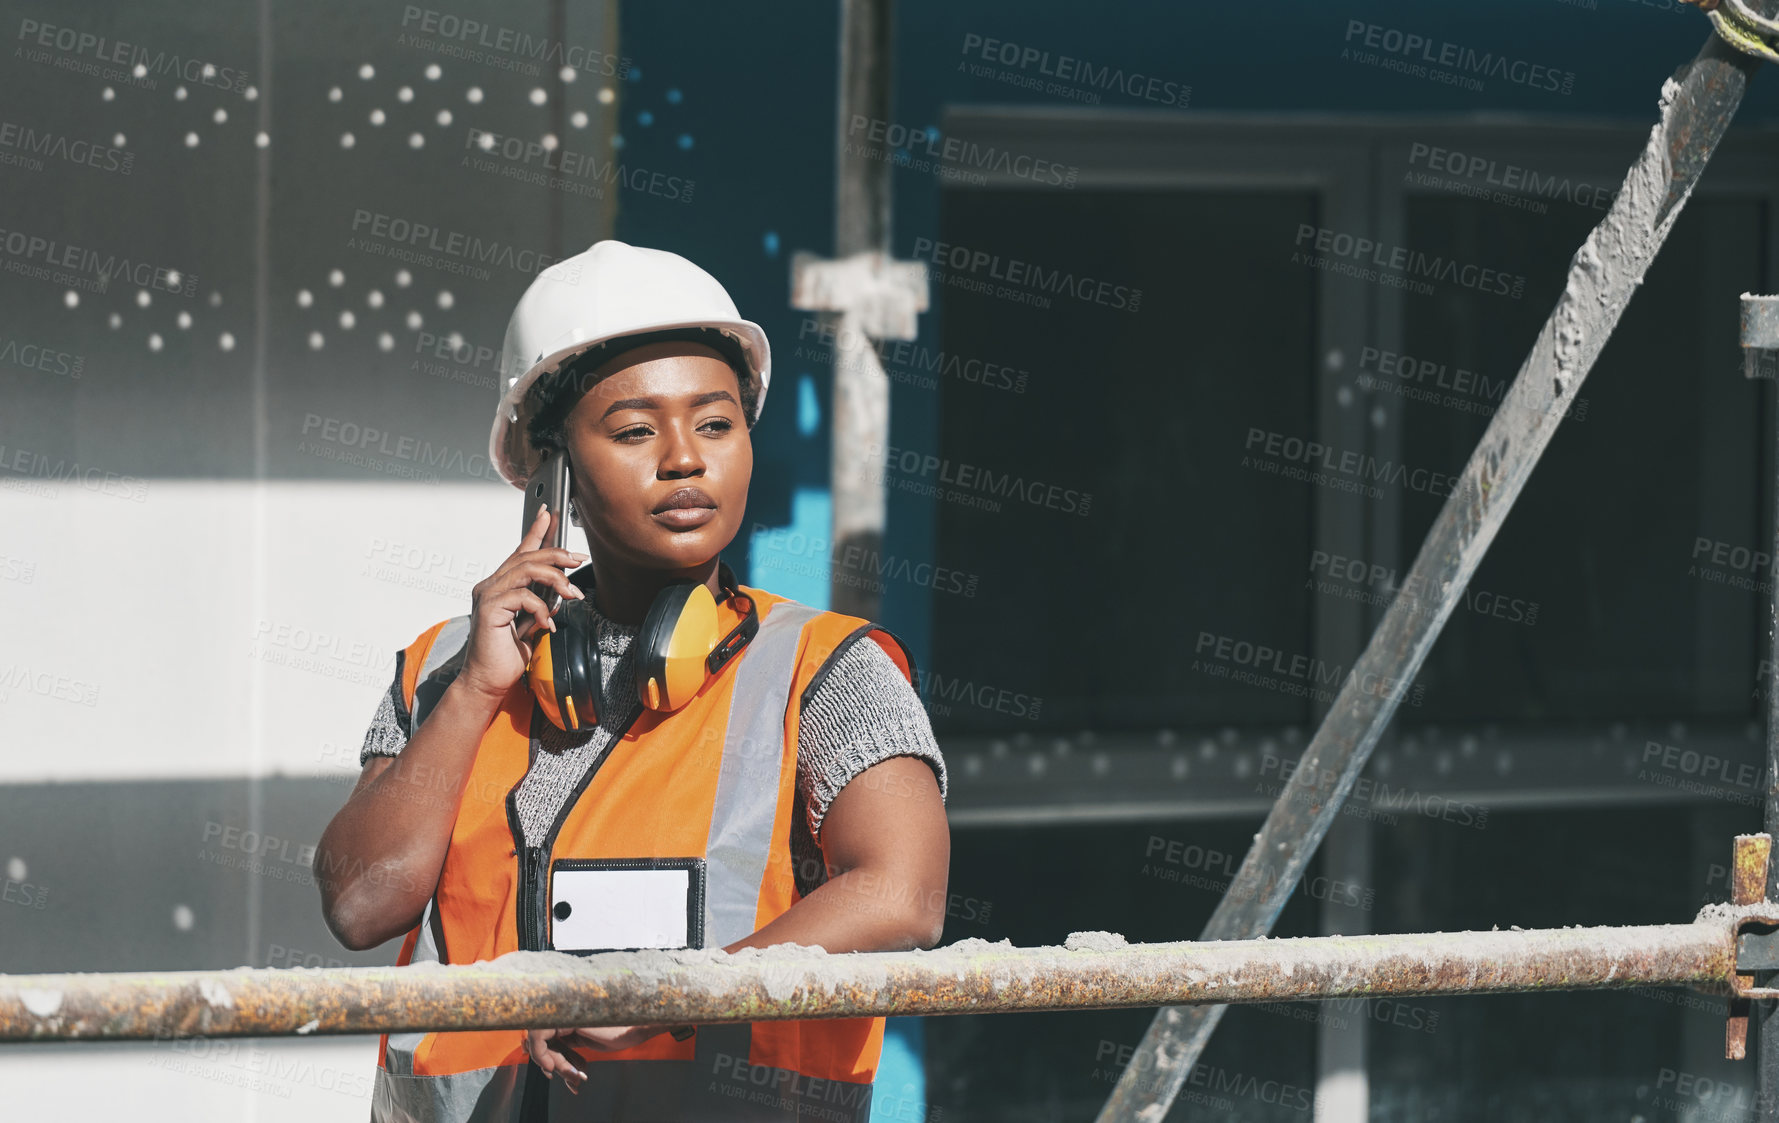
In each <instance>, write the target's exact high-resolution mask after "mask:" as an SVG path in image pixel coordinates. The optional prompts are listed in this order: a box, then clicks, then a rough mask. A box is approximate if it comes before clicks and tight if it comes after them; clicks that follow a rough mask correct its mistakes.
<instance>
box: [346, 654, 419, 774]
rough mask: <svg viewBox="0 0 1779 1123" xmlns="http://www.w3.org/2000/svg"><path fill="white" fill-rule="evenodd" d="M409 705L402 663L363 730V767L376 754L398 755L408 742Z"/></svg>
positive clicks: (361, 760)
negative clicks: (405, 699) (405, 702)
mask: <svg viewBox="0 0 1779 1123" xmlns="http://www.w3.org/2000/svg"><path fill="white" fill-rule="evenodd" d="M406 714H407V707H406V706H404V705H402V676H401V665H400V664H399V663H398V664H397V665H396V669H395V681H394V682H392V683H390V684H389V689H388V690H385V691H384V692H383V697H382V698H381V699H379V700H378V702H377V712H376V713H375V714H372V715H371V725H370V728H369V729H367V730H365V733H364V747H363V748H361V749H359V750H358V766H359V767H360V768H363V767H364V766H365V764H367V763H368V762H369V761H370V759H371V758H372V757H374V756H396V755H398V754H399V753H400V752H401V751H402V749H404V748H406V747H407V744H408V727H407V721H406Z"/></svg>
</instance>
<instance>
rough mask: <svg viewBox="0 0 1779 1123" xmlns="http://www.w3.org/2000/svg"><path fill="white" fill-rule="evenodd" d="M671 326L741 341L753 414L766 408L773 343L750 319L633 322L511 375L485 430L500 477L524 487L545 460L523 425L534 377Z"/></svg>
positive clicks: (544, 358)
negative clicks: (618, 342)
mask: <svg viewBox="0 0 1779 1123" xmlns="http://www.w3.org/2000/svg"><path fill="white" fill-rule="evenodd" d="M674 328H715V329H716V330H717V331H720V332H722V333H723V334H724V335H727V336H729V337H730V338H731V339H733V340H735V342H737V343H739V344H740V345H741V351H742V354H743V356H744V357H745V358H746V360H747V366H748V374H749V375H750V376H751V377H752V378H753V380H754V411H755V418H756V419H757V418H758V416H759V414H760V412H761V411H763V410H764V409H765V408H766V387H767V384H768V383H769V382H770V381H771V378H772V347H771V344H769V343H767V341H766V333H765V331H764V330H762V329H761V327H760V325H759V324H756V323H754V322H753V321H752V320H739V319H737V320H666V321H662V322H661V323H658V324H639V325H632V326H630V327H626V328H625V329H624V330H623V331H618V332H612V333H611V334H609V335H601V336H596V337H594V338H592V339H582V340H576V341H575V342H574V343H571V344H569V345H568V346H565V347H562V348H560V349H559V350H556V351H553V352H551V353H550V354H548V355H546V356H544V357H543V358H541V359H539V360H538V361H536V362H534V363H532V364H531V367H530V368H529V369H527V370H526V371H525V373H524V374H522V375H520V376H519V377H518V378H516V379H514V380H513V382H512V384H511V385H510V386H508V387H507V390H506V392H505V393H504V394H502V395H501V399H500V408H499V409H497V410H496V411H495V414H494V429H493V431H492V432H491V433H490V434H489V435H488V459H489V461H490V462H491V463H492V464H493V465H494V466H495V469H496V470H497V471H499V472H500V478H501V479H503V480H505V481H506V482H508V483H510V484H512V485H513V486H514V487H516V488H520V489H523V488H524V487H525V483H526V481H527V480H529V479H530V478H531V474H532V473H533V472H535V471H537V467H538V465H539V464H540V463H542V461H543V457H542V456H541V455H539V454H538V453H537V452H536V451H535V450H533V449H532V447H531V442H530V441H529V440H527V439H526V435H525V430H526V427H527V425H528V424H529V422H530V421H531V417H530V414H529V412H528V411H527V409H526V397H527V395H528V394H529V393H530V392H531V388H532V386H534V385H536V384H537V380H538V379H540V378H542V377H543V376H544V375H546V374H554V373H555V372H556V371H558V370H561V369H562V365H563V364H564V363H566V362H568V361H569V360H570V359H572V358H574V357H575V356H577V355H580V354H582V353H584V352H586V351H588V350H591V349H592V348H594V347H597V346H599V345H600V344H602V343H608V342H610V341H611V340H614V339H621V338H623V337H624V336H627V335H641V334H643V333H645V332H652V331H669V330H672V329H674Z"/></svg>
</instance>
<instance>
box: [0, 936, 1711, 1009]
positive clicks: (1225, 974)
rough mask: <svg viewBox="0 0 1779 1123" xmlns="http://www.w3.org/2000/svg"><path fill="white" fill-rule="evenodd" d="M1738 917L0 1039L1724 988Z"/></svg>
mask: <svg viewBox="0 0 1779 1123" xmlns="http://www.w3.org/2000/svg"><path fill="white" fill-rule="evenodd" d="M1734 919H1735V918H1734V915H1733V914H1731V913H1729V912H1726V911H1723V910H1719V911H1718V912H1717V913H1712V912H1711V911H1710V910H1708V911H1707V912H1706V913H1702V914H1700V917H1699V919H1698V920H1696V921H1694V922H1693V923H1691V924H1669V925H1653V926H1648V927H1637V928H1558V929H1543V930H1532V931H1520V932H1513V931H1510V932H1433V933H1425V934H1410V935H1390V936H1322V937H1313V938H1305V939H1287V940H1240V941H1228V942H1221V943H1169V944H1128V945H1127V944H1124V943H1123V942H1122V938H1121V937H1117V936H1109V935H1106V934H1104V933H1083V934H1078V935H1077V936H1073V937H1070V940H1069V941H1068V943H1067V944H1066V945H1065V946H1063V947H1037V948H1016V947H1013V946H1012V945H1011V944H1009V943H1007V942H1006V941H1002V942H1000V943H998V944H991V943H988V942H986V941H983V940H964V941H962V942H961V943H957V944H952V945H950V946H947V947H944V948H939V949H937V950H934V951H912V952H869V953H864V952H861V953H851V954H844V955H829V954H827V953H825V952H822V951H820V950H819V949H804V948H793V947H780V948H772V949H768V950H764V951H760V950H755V949H747V950H744V951H741V952H737V953H735V954H733V955H729V954H725V953H723V952H722V951H720V950H711V951H654V952H613V953H607V954H603V955H597V956H587V957H579V956H572V955H564V954H560V953H554V952H515V953H513V954H511V955H506V956H502V957H501V958H500V959H497V960H493V961H491V962H487V963H477V964H469V965H464V966H449V967H441V966H438V965H434V964H426V965H421V966H410V967H350V968H330V969H311V968H283V969H270V968H248V967H241V968H236V969H234V970H231V971H183V972H161V973H152V972H149V973H129V974H77V975H4V976H0V1041H47V1040H118V1039H127V1038H164V1037H189V1036H200V1035H201V1036H218V1037H222V1036H234V1037H240V1036H275V1035H284V1034H312V1033H327V1034H336V1033H384V1032H401V1031H426V1030H467V1029H513V1028H526V1027H554V1026H598V1025H631V1024H640V1025H663V1024H664V1025H687V1024H690V1025H699V1024H709V1023H715V1022H737V1021H763V1020H770V1019H779V1018H842V1017H859V1016H864V1015H879V1014H980V1013H996V1012H1010V1011H1030V1010H1065V1009H1081V1010H1092V1009H1112V1008H1116V1007H1127V1006H1165V1005H1182V1004H1185V1005H1192V1004H1201V1003H1229V1002H1277V1001H1303V1000H1313V999H1326V998H1345V997H1353V996H1382V995H1419V994H1491V993H1502V992H1508V991H1539V990H1595V989H1603V988H1610V987H1630V986H1652V985H1653V986H1676V985H1693V986H1711V985H1717V986H1727V983H1728V980H1729V978H1730V974H1731V971H1732V970H1733V968H1734V964H1735V952H1734V933H1733V927H1734Z"/></svg>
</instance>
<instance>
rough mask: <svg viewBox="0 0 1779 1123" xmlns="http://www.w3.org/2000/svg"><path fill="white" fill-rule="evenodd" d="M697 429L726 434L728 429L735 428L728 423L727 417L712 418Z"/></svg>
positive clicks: (732, 423) (733, 424)
mask: <svg viewBox="0 0 1779 1123" xmlns="http://www.w3.org/2000/svg"><path fill="white" fill-rule="evenodd" d="M699 428H700V429H714V430H715V431H716V432H719V433H726V432H728V431H729V430H730V429H733V428H735V423H734V422H733V421H730V420H729V419H728V418H727V417H713V418H711V419H710V420H709V421H706V422H705V423H704V424H703V425H700V426H699Z"/></svg>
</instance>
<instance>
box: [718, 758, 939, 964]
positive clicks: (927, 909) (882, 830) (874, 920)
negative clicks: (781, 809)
mask: <svg viewBox="0 0 1779 1123" xmlns="http://www.w3.org/2000/svg"><path fill="white" fill-rule="evenodd" d="M821 845H822V853H823V854H824V855H825V856H826V859H827V865H828V881H827V882H826V883H825V884H823V885H821V886H820V887H818V888H817V889H816V890H815V891H814V892H812V893H810V894H809V896H807V897H804V898H803V899H802V900H800V901H798V902H797V903H796V904H794V905H792V906H791V907H790V908H789V909H787V910H785V912H784V913H782V914H781V915H779V916H778V917H777V918H776V919H774V920H773V921H772V922H771V923H770V924H768V925H766V927H764V928H762V929H760V930H759V931H758V932H755V933H754V934H753V935H751V936H749V937H747V938H746V939H744V940H737V941H736V942H735V943H733V944H730V945H729V946H728V947H727V948H725V949H724V950H726V951H735V950H737V949H738V948H749V947H756V948H757V947H769V946H771V945H773V944H786V943H795V944H814V945H816V946H818V947H822V948H825V949H827V950H828V951H905V950H907V949H909V948H930V947H932V946H933V945H934V944H937V943H938V942H939V937H940V934H941V932H942V931H943V929H944V927H945V893H946V887H947V885H948V882H949V877H950V867H951V827H950V825H949V824H948V823H947V822H946V819H945V804H944V802H943V801H942V800H941V799H940V798H939V782H938V780H937V778H936V777H935V776H934V775H933V769H932V767H931V766H930V765H928V764H927V762H926V761H924V760H921V759H920V758H919V757H912V756H895V757H891V758H889V759H888V760H885V761H883V762H881V763H879V764H874V765H872V766H871V767H870V768H867V769H865V771H863V772H861V773H859V774H858V775H857V776H856V777H854V778H853V780H852V782H851V783H849V784H847V785H846V787H844V788H842V789H840V794H839V795H838V796H836V797H835V798H834V803H833V805H832V806H831V807H830V808H829V809H828V814H827V818H826V819H825V820H824V821H823V823H822V837H821Z"/></svg>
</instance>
